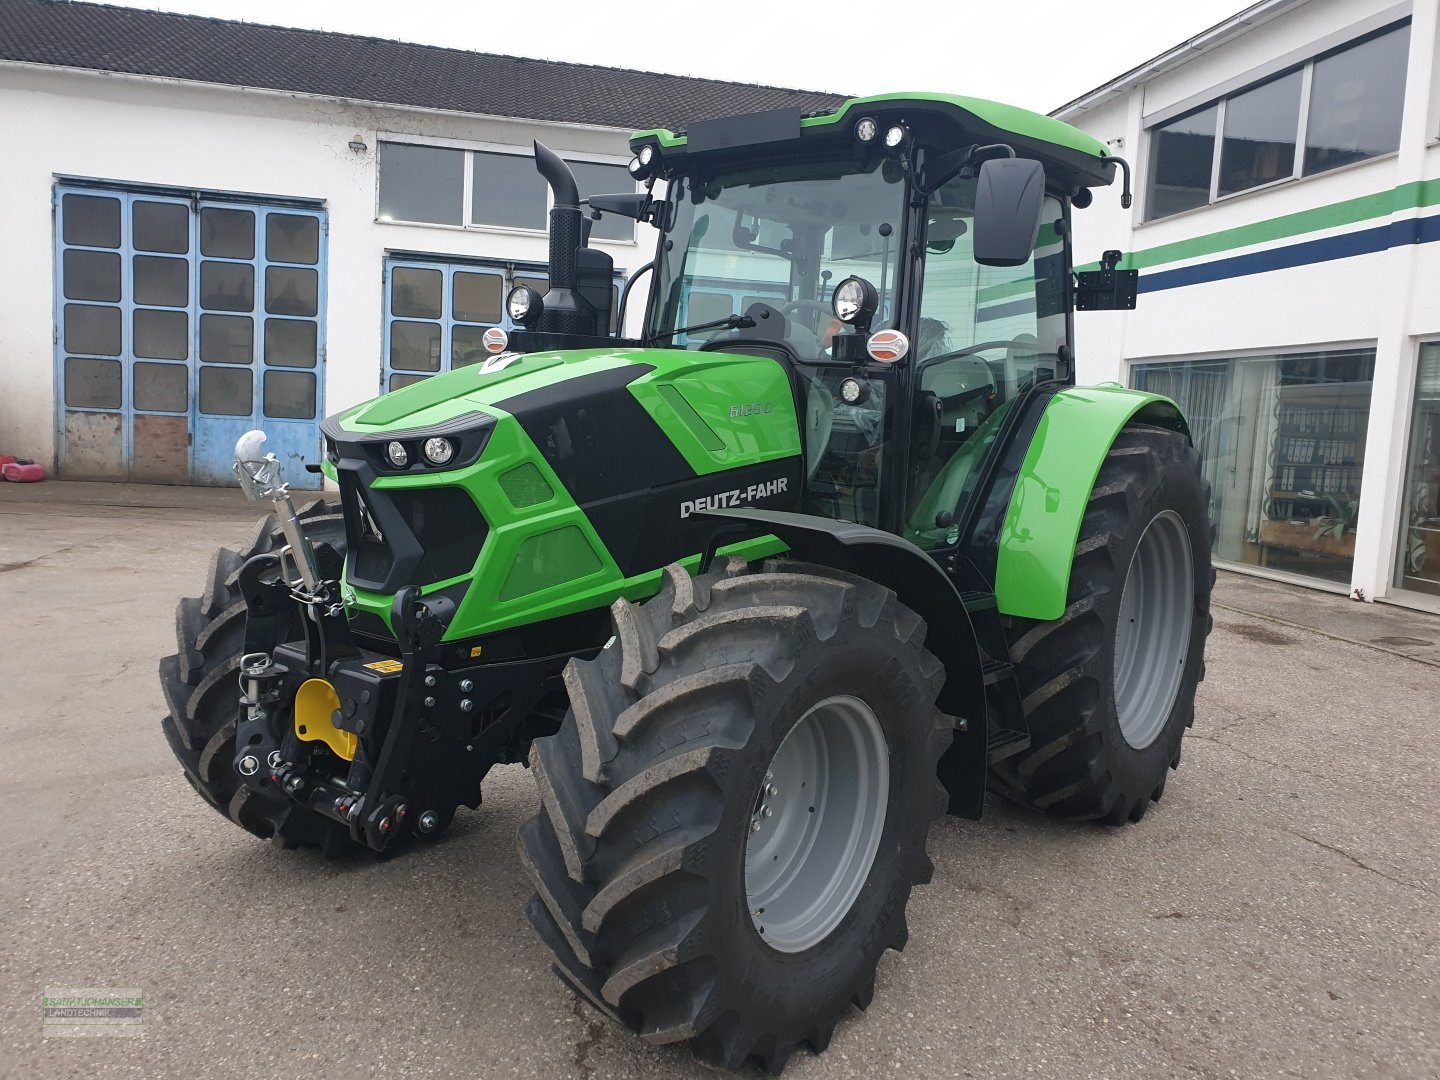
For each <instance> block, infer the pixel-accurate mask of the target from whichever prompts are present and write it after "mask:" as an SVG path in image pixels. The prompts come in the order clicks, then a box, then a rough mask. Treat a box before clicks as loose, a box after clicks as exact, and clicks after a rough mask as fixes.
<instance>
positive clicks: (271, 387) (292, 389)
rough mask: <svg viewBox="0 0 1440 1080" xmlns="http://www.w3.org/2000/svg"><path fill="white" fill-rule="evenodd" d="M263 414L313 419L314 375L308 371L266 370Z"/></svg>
mask: <svg viewBox="0 0 1440 1080" xmlns="http://www.w3.org/2000/svg"><path fill="white" fill-rule="evenodd" d="M265 415H266V416H279V417H289V418H290V419H292V420H313V419H314V418H315V376H314V375H311V374H310V373H309V372H308V371H267V372H266V373H265Z"/></svg>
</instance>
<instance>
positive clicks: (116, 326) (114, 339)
mask: <svg viewBox="0 0 1440 1080" xmlns="http://www.w3.org/2000/svg"><path fill="white" fill-rule="evenodd" d="M65 351H66V352H72V353H77V352H78V353H95V354H97V355H100V356H119V355H120V309H119V308H118V307H91V306H89V305H88V304H66V305H65Z"/></svg>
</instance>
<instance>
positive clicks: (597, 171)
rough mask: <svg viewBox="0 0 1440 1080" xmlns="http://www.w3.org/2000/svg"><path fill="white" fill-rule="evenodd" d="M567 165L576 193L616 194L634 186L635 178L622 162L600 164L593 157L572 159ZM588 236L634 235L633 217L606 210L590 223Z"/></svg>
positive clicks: (614, 237) (630, 237) (584, 196)
mask: <svg viewBox="0 0 1440 1080" xmlns="http://www.w3.org/2000/svg"><path fill="white" fill-rule="evenodd" d="M570 169H571V171H572V172H574V174H575V182H576V183H577V184H578V185H579V187H580V197H581V198H582V199H588V198H589V197H590V196H591V195H616V194H619V193H621V192H626V193H628V192H632V191H634V190H635V178H634V177H632V176H631V175H630V170H629V169H627V168H625V166H624V165H601V164H598V163H596V162H593V161H572V162H571V163H570ZM590 239H592V240H630V241H633V240H634V239H635V220H634V219H633V218H627V217H617V216H616V215H614V214H606V215H604V216H603V217H602V218H601V219H600V220H599V221H594V222H591V224H590Z"/></svg>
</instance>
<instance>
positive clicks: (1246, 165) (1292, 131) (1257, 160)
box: [1220, 71, 1300, 195]
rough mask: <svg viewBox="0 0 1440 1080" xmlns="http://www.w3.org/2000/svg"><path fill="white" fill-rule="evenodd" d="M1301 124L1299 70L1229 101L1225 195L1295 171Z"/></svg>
mask: <svg viewBox="0 0 1440 1080" xmlns="http://www.w3.org/2000/svg"><path fill="white" fill-rule="evenodd" d="M1299 127H1300V72H1298V71H1292V72H1291V73H1290V74H1289V75H1284V76H1281V77H1280V78H1278V79H1275V80H1273V81H1271V82H1268V83H1265V84H1263V85H1261V86H1257V87H1256V88H1255V89H1254V90H1247V91H1246V92H1245V93H1243V94H1237V95H1236V96H1235V97H1232V98H1230V99H1229V100H1227V101H1226V102H1225V137H1224V139H1223V140H1222V144H1221V149H1220V194H1221V195H1230V194H1233V193H1234V192H1237V191H1245V190H1246V189H1247V188H1252V187H1257V186H1258V185H1260V184H1268V183H1270V182H1271V181H1273V180H1280V179H1283V178H1284V177H1287V176H1290V175H1292V174H1293V173H1294V172H1295V137H1296V135H1297V134H1298V132H1299Z"/></svg>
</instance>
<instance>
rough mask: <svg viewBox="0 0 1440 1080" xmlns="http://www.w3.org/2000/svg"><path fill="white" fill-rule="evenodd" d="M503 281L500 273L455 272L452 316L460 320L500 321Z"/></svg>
mask: <svg viewBox="0 0 1440 1080" xmlns="http://www.w3.org/2000/svg"><path fill="white" fill-rule="evenodd" d="M502 290H503V282H502V281H501V279H500V275H499V274H467V273H464V272H463V271H459V270H457V271H456V272H455V284H454V293H455V295H454V296H453V297H452V298H451V300H452V304H451V317H452V318H454V319H457V320H459V321H460V322H483V323H492V324H493V323H498V322H499V321H500V303H501V300H502V299H503V298H502V296H501V295H500V294H501V292H502Z"/></svg>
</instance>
